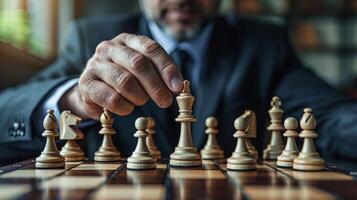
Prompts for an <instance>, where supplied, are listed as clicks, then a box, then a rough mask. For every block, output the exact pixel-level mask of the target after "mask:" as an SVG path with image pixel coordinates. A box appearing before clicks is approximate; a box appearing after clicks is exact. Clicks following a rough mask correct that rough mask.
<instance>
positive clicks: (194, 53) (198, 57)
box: [42, 21, 213, 119]
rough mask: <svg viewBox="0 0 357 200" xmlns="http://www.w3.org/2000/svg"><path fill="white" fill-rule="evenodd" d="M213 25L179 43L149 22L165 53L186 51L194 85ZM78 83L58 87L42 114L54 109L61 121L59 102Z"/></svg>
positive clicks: (47, 101) (70, 82)
mask: <svg viewBox="0 0 357 200" xmlns="http://www.w3.org/2000/svg"><path fill="white" fill-rule="evenodd" d="M212 29H213V25H212V24H208V25H207V26H205V28H204V29H203V30H202V32H201V34H199V35H198V36H197V37H195V38H193V39H191V40H188V41H184V42H180V43H178V42H177V41H176V40H175V39H174V38H172V37H170V36H169V35H167V34H166V33H165V32H164V31H163V30H162V29H160V28H159V26H158V25H157V24H156V23H155V22H153V21H150V22H149V30H150V32H151V34H152V37H153V38H152V39H154V40H155V41H156V42H157V43H159V44H160V45H161V46H162V47H163V48H164V49H165V51H166V52H167V53H168V54H169V55H170V54H171V53H172V52H173V51H175V50H176V49H182V50H185V51H186V52H187V53H188V54H189V55H190V56H191V58H192V59H193V63H194V64H193V66H192V68H193V69H192V70H193V72H192V80H191V82H193V83H192V84H194V85H197V84H198V82H199V78H200V74H201V73H200V72H201V71H202V68H203V66H202V65H203V63H204V62H203V58H204V57H205V54H206V52H207V47H208V43H209V39H210V36H211V33H212ZM77 83H78V78H74V79H71V80H68V81H67V82H66V83H64V84H62V85H61V86H59V87H57V88H56V89H55V90H54V91H53V92H52V93H51V94H50V96H49V97H48V99H47V100H46V101H45V102H44V104H42V105H43V106H42V113H46V111H47V110H48V109H54V110H55V115H56V117H57V119H59V115H60V112H61V110H60V108H59V101H60V99H61V97H62V96H63V95H64V94H65V93H66V92H67V91H68V90H70V89H71V88H72V87H74V86H75V85H76V84H77Z"/></svg>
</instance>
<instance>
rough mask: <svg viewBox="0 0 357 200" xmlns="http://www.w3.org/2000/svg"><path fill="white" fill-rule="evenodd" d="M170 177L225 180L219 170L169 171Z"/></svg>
mask: <svg viewBox="0 0 357 200" xmlns="http://www.w3.org/2000/svg"><path fill="white" fill-rule="evenodd" d="M170 177H171V178H175V179H225V176H224V174H223V173H222V172H221V171H219V170H180V169H171V170H170Z"/></svg>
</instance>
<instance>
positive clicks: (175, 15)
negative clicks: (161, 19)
mask: <svg viewBox="0 0 357 200" xmlns="http://www.w3.org/2000/svg"><path fill="white" fill-rule="evenodd" d="M166 14H167V15H168V16H169V17H170V18H171V19H177V20H185V21H186V20H192V18H193V17H195V16H197V15H198V14H199V13H198V12H197V11H195V10H193V9H181V8H180V9H169V10H167V13H166Z"/></svg>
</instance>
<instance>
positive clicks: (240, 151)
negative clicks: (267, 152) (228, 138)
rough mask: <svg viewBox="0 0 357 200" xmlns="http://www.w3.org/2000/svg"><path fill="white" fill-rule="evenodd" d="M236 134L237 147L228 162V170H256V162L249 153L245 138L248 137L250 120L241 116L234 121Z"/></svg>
mask: <svg viewBox="0 0 357 200" xmlns="http://www.w3.org/2000/svg"><path fill="white" fill-rule="evenodd" d="M234 127H235V129H236V132H235V133H234V135H233V136H234V137H235V138H238V140H237V146H236V148H235V150H234V152H233V154H232V156H231V157H230V158H228V160H227V169H228V170H254V169H256V160H255V159H254V158H253V157H252V155H251V154H250V153H249V151H248V148H247V146H246V141H245V138H246V137H247V135H248V134H247V132H246V130H247V128H248V120H247V119H246V118H245V117H243V116H241V117H239V118H238V119H236V120H235V121H234Z"/></svg>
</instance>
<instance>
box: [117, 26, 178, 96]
mask: <svg viewBox="0 0 357 200" xmlns="http://www.w3.org/2000/svg"><path fill="white" fill-rule="evenodd" d="M112 42H114V43H115V44H117V43H119V44H122V45H125V46H128V47H130V48H132V49H135V50H136V51H138V52H140V53H142V54H144V55H145V56H146V57H148V58H149V59H150V60H151V62H152V63H153V64H154V66H155V67H156V69H157V71H158V72H159V74H160V76H161V78H162V79H163V81H164V82H165V84H166V85H167V87H168V88H170V90H171V91H172V92H179V91H180V90H181V89H182V87H183V84H182V75H181V73H180V72H179V70H178V68H177V67H176V65H175V63H174V62H173V61H172V59H171V58H170V56H169V55H168V54H167V53H166V51H165V50H164V49H163V48H162V47H161V46H160V45H159V44H158V43H156V42H155V41H154V40H152V39H150V38H148V37H146V36H138V35H134V34H128V33H123V34H120V35H118V36H117V37H116V38H114V39H113V40H112Z"/></svg>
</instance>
